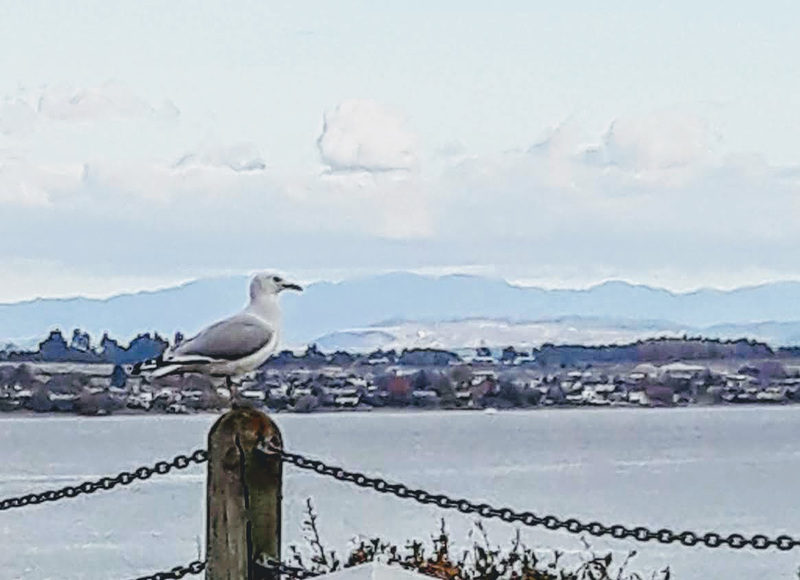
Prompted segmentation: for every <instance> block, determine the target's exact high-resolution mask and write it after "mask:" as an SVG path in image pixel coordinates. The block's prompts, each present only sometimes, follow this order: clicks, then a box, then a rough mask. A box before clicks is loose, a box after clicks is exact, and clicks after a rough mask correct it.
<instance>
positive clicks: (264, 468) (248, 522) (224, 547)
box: [206, 407, 283, 580]
mask: <svg viewBox="0 0 800 580" xmlns="http://www.w3.org/2000/svg"><path fill="white" fill-rule="evenodd" d="M265 442H271V443H272V444H273V445H275V446H277V447H279V448H282V447H283V441H282V439H281V434H280V431H279V430H278V427H277V426H276V425H275V423H273V421H272V420H271V419H270V418H269V417H267V416H266V415H265V414H264V413H261V412H260V411H257V410H255V409H252V408H248V407H239V408H234V409H233V410H231V411H229V412H228V413H226V414H225V415H223V416H222V417H220V418H219V420H218V421H217V422H216V423H215V424H214V426H213V427H212V428H211V431H210V432H209V434H208V499H207V513H206V522H207V523H206V557H207V559H208V566H207V569H206V580H262V579H271V578H273V577H276V576H272V575H270V574H268V572H267V571H265V570H264V569H263V568H262V567H260V566H257V565H256V564H255V561H256V560H258V559H260V558H262V557H267V558H272V559H275V560H278V561H279V560H280V556H281V482H282V462H281V460H280V458H278V457H275V456H269V455H264V454H263V453H262V452H260V451H258V449H257V447H258V446H260V445H263V444H264V443H265Z"/></svg>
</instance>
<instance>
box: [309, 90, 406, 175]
mask: <svg viewBox="0 0 800 580" xmlns="http://www.w3.org/2000/svg"><path fill="white" fill-rule="evenodd" d="M317 148H318V149H319V154H320V158H321V159H322V162H323V163H324V164H325V165H326V166H327V167H328V169H329V171H330V172H331V173H348V172H362V171H363V172H371V173H382V172H391V171H411V170H412V169H414V168H415V167H416V164H417V140H416V136H415V135H414V134H413V133H411V132H410V131H408V130H407V129H406V127H405V121H404V119H403V117H402V116H401V114H400V113H399V112H397V111H395V110H392V109H390V108H389V107H386V106H385V105H382V104H381V103H378V102H377V101H374V100H371V99H349V100H345V101H342V102H341V103H339V105H338V106H337V107H336V108H335V109H332V110H330V111H327V112H326V113H325V117H324V125H323V128H322V134H321V135H320V136H319V139H317Z"/></svg>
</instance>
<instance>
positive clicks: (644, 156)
mask: <svg viewBox="0 0 800 580" xmlns="http://www.w3.org/2000/svg"><path fill="white" fill-rule="evenodd" d="M104 87H105V86H104ZM67 94H71V95H73V97H74V96H75V95H78V98H73V97H69V98H67V97H66V96H65V95H66V94H61V93H48V95H49V96H48V97H47V98H46V99H44V100H43V101H42V100H41V99H40V101H41V103H42V104H41V106H38V105H37V106H36V107H32V106H30V100H23V101H18V100H15V99H17V97H8V98H6V99H5V100H4V101H3V103H4V104H3V106H2V107H3V108H2V109H0V111H2V113H0V127H2V129H0V130H3V131H5V132H6V138H7V145H8V147H7V148H6V149H5V150H0V213H2V215H3V216H4V225H3V231H4V239H3V244H2V245H0V263H19V261H24V262H25V263H33V262H36V261H41V262H42V263H49V264H62V265H69V266H70V267H74V268H76V269H81V270H83V271H90V272H93V273H94V275H98V276H99V275H108V276H125V277H126V278H125V279H130V278H131V277H132V276H133V277H135V276H140V277H142V278H146V277H150V278H156V277H159V276H163V275H164V273H165V272H169V273H170V275H172V274H173V273H174V275H176V276H177V275H181V276H190V275H195V274H197V273H203V274H207V273H209V272H214V271H229V270H231V269H234V270H241V269H252V268H260V267H265V266H266V267H269V266H272V267H279V268H282V269H286V270H314V269H324V270H327V271H330V270H331V269H336V268H341V269H350V270H364V269H392V268H409V269H419V268H437V267H445V266H451V265H454V264H455V265H458V264H461V265H464V266H471V267H488V268H494V269H500V270H501V271H502V270H503V269H505V270H506V271H514V272H517V273H518V276H517V277H518V278H525V279H540V278H541V277H542V276H544V275H545V274H546V275H547V276H551V277H558V276H559V275H561V276H573V277H575V276H576V275H578V274H579V275H580V276H582V277H583V279H587V278H588V279H592V278H595V279H600V278H606V277H625V278H628V279H634V280H635V279H637V276H638V277H639V279H641V278H642V277H646V276H651V277H650V278H648V281H650V282H658V280H657V279H656V280H654V279H653V278H652V276H658V275H659V274H658V273H659V272H660V273H662V274H663V275H664V276H666V277H668V278H670V279H672V280H675V279H677V278H680V277H681V276H683V277H688V278H691V277H694V278H695V279H700V278H698V277H702V276H703V275H707V276H710V275H712V274H713V273H714V272H722V273H723V274H725V273H728V274H730V273H731V272H751V273H752V272H758V274H757V275H758V276H764V277H796V276H798V275H800V264H798V263H797V260H796V247H797V245H798V244H800V229H798V228H797V227H796V226H795V223H794V221H795V220H794V219H793V216H796V215H800V170H799V169H798V168H797V167H774V166H771V165H769V164H768V163H766V162H765V161H764V160H763V159H760V158H758V157H757V156H752V155H745V154H743V155H730V154H727V153H725V152H724V150H723V149H722V148H721V147H720V143H721V137H720V136H719V135H717V133H716V132H715V130H714V128H713V127H712V126H710V125H709V124H708V123H707V122H706V121H705V120H704V119H702V118H701V117H698V116H696V115H693V114H691V113H687V112H682V111H666V112H654V113H652V114H649V115H639V116H622V115H621V116H618V117H617V118H615V119H613V120H612V121H610V122H609V124H608V126H607V129H606V130H604V131H602V132H600V133H598V134H595V135H592V134H587V133H586V132H585V131H584V130H583V129H582V128H581V127H578V126H575V125H574V124H571V123H564V124H561V125H559V126H557V127H556V129H554V130H552V131H551V132H550V133H549V135H547V136H546V137H545V138H544V139H539V140H536V139H534V138H532V139H531V144H530V145H528V144H523V146H522V147H520V148H519V149H517V150H514V151H506V152H496V153H494V154H490V155H476V154H471V153H470V152H469V151H468V150H465V149H464V148H463V146H459V147H457V148H452V147H451V148H450V149H452V151H451V150H450V149H448V150H447V154H441V155H440V156H439V158H438V161H437V164H430V165H425V164H421V163H420V157H421V153H420V151H421V150H420V148H419V141H420V139H421V137H420V136H417V135H416V134H414V133H412V132H411V131H409V130H408V129H407V128H406V124H405V120H404V116H403V114H402V113H401V112H398V111H396V110H393V109H391V108H389V107H387V106H385V105H383V104H381V103H379V102H376V101H373V100H347V101H343V102H342V103H339V104H338V105H335V106H333V107H331V108H330V109H328V110H327V112H325V113H324V123H323V128H322V131H321V134H320V135H319V138H318V140H317V148H318V152H319V156H320V159H321V161H322V163H323V164H324V166H325V171H324V172H323V173H322V174H320V173H319V171H318V168H314V167H305V168H303V167H301V168H276V167H271V166H270V165H269V164H268V163H267V159H268V158H269V155H268V154H267V153H264V152H262V151H261V150H260V149H259V146H258V143H257V142H248V141H241V142H234V143H224V142H219V143H215V142H211V143H210V144H206V145H203V146H201V147H187V146H185V145H183V146H182V149H181V150H180V151H176V152H175V154H173V155H164V156H154V155H146V154H145V153H146V152H143V154H142V155H140V156H133V157H131V158H130V159H111V158H104V157H103V156H102V155H96V156H94V157H92V158H91V159H85V160H83V161H82V162H80V163H78V162H75V161H74V160H66V158H65V160H64V161H59V160H58V159H56V160H55V161H54V160H53V159H47V160H44V159H43V158H40V157H37V156H35V155H26V151H25V150H24V148H21V147H17V148H15V142H14V135H16V134H17V133H16V132H18V131H21V130H22V129H21V127H24V126H25V125H26V123H27V124H28V126H30V123H34V125H35V124H40V123H42V119H47V123H76V122H79V123H83V122H86V121H87V120H88V119H93V122H94V123H105V122H109V120H110V119H115V118H118V117H120V116H123V117H124V116H137V115H139V116H141V115H144V116H145V117H148V118H150V117H152V116H154V115H155V116H156V117H158V115H160V114H161V112H162V111H161V110H160V109H158V108H154V107H152V106H150V105H147V104H146V103H145V102H144V101H143V100H142V99H140V98H138V97H136V96H134V95H132V94H131V93H129V92H126V91H121V90H120V89H119V88H113V90H112V89H109V88H108V87H105V88H103V89H102V90H95V89H92V90H88V89H87V90H78V91H73V92H71V93H67ZM59 95H60V96H59ZM20 103H22V104H20ZM26 107H27V108H26ZM535 132H538V131H532V133H535ZM309 145H311V144H309ZM424 167H428V168H429V169H428V170H427V171H426V170H424ZM15 261H16V262H15ZM576 273H578V274H576ZM709 273H712V274H709ZM748 280H749V279H748ZM749 281H755V280H749ZM711 282H712V283H713V280H711ZM663 283H665V284H667V285H669V280H664V281H663Z"/></svg>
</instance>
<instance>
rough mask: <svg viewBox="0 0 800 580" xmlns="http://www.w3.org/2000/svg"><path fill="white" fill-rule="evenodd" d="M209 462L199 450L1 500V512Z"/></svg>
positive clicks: (204, 452) (204, 453)
mask: <svg viewBox="0 0 800 580" xmlns="http://www.w3.org/2000/svg"><path fill="white" fill-rule="evenodd" d="M205 461H208V452H207V451H205V450H204V449H198V450H197V451H195V452H193V453H192V454H191V455H188V456H187V455H178V456H177V457H175V458H174V459H173V460H172V461H159V462H158V463H156V464H155V465H153V466H152V467H140V468H138V469H135V470H134V471H132V472H130V471H123V472H122V473H120V474H119V475H116V476H114V477H102V478H100V479H98V480H96V481H84V482H83V483H81V484H79V485H68V486H66V487H62V488H61V489H51V490H48V491H43V492H40V493H29V494H27V495H23V496H20V497H10V498H7V499H3V500H0V511H4V510H9V509H13V508H19V507H25V506H28V505H36V504H40V503H45V502H48V501H57V500H60V499H64V498H73V497H76V496H79V495H81V494H85V493H94V492H96V491H102V490H106V491H107V490H109V489H114V488H115V487H116V486H118V485H129V484H131V483H133V482H134V481H136V480H142V481H144V480H145V479H149V478H150V477H151V476H152V475H156V474H158V475H164V474H166V473H169V472H170V471H172V470H173V469H185V468H187V467H189V466H190V465H192V464H200V463H203V462H205ZM169 578H171V576H169Z"/></svg>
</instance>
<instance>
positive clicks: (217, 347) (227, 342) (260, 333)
mask: <svg viewBox="0 0 800 580" xmlns="http://www.w3.org/2000/svg"><path fill="white" fill-rule="evenodd" d="M274 337H275V329H274V328H273V327H272V326H270V325H269V324H268V323H267V322H264V321H263V320H261V319H260V318H258V317H256V316H253V315H252V314H237V315H236V316H233V317H231V318H228V319H226V320H223V321H221V322H217V323H216V324H212V325H211V326H209V327H208V328H206V329H205V330H203V331H202V332H200V334H198V335H197V336H195V337H193V338H190V339H189V340H187V341H186V342H183V343H181V344H180V345H179V346H178V347H177V348H176V349H175V350H174V351H173V352H172V353H171V356H169V357H167V360H169V359H171V358H175V359H177V360H180V358H182V357H187V356H201V357H208V358H210V359H216V360H239V359H241V358H244V357H246V356H248V355H251V354H254V353H256V352H258V351H259V350H261V349H262V348H264V347H265V346H267V344H268V343H269V342H270V341H271V340H273V338H274Z"/></svg>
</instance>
